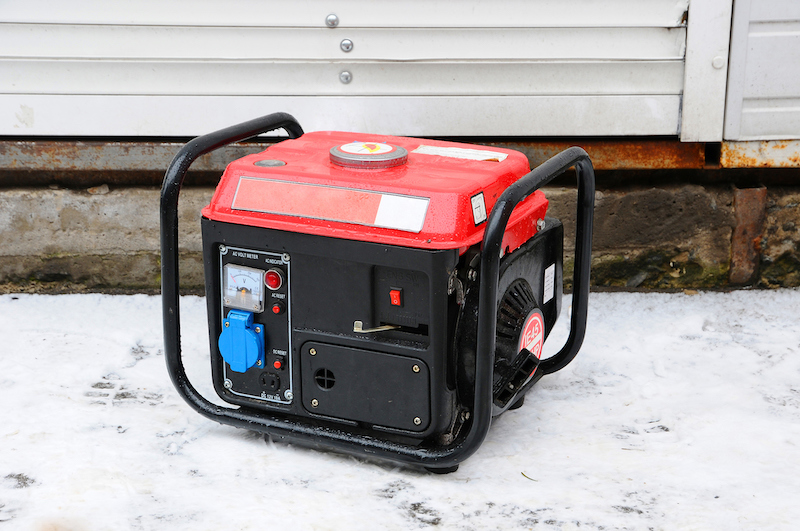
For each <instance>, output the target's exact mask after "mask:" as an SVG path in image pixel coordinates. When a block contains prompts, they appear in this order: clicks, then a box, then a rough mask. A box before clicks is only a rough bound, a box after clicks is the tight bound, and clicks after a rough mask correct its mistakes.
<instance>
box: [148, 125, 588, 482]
mask: <svg viewBox="0 0 800 531" xmlns="http://www.w3.org/2000/svg"><path fill="white" fill-rule="evenodd" d="M275 129H284V130H285V131H286V132H288V134H289V137H290V139H288V140H283V141H281V142H277V143H275V144H271V145H269V147H267V149H266V150H264V151H263V152H261V153H257V154H253V155H248V156H246V157H244V158H241V159H239V160H236V161H233V162H231V163H230V164H229V165H228V167H227V169H226V170H225V173H224V174H223V176H222V178H221V180H220V182H219V185H218V186H217V189H216V192H215V193H214V196H213V198H212V200H211V203H210V204H209V205H208V206H207V207H206V208H204V209H203V211H202V221H201V224H202V237H203V262H204V267H205V288H206V298H207V304H208V323H209V334H210V346H211V368H212V371H211V373H212V378H213V384H214V388H215V390H216V392H217V394H218V395H219V396H220V397H221V398H222V399H223V400H224V401H225V402H227V403H230V404H231V405H232V407H222V406H218V405H215V404H213V403H212V402H210V401H208V400H207V399H206V398H204V397H203V396H202V395H200V394H199V393H198V392H197V390H196V389H195V388H194V387H193V386H192V385H191V383H190V382H189V381H188V379H187V377H186V373H185V371H184V367H183V362H182V358H181V350H180V313H179V297H178V295H179V285H178V278H179V277H178V213H177V204H178V196H179V193H180V189H181V185H182V183H183V179H184V177H185V175H186V172H187V170H188V169H189V166H190V165H191V163H192V162H193V161H194V160H195V159H196V158H197V157H198V156H200V155H202V154H204V153H208V152H210V151H213V150H215V149H217V148H219V147H222V146H224V145H226V144H229V143H232V142H237V141H241V140H245V139H247V138H251V137H254V136H256V135H259V134H262V133H264V132H268V131H272V130H275ZM571 167H574V168H575V172H576V174H577V178H578V200H577V212H576V238H575V267H574V278H573V299H572V315H571V322H570V334H569V338H568V339H567V341H566V344H565V345H564V346H563V348H562V349H561V350H560V351H559V352H558V353H557V354H556V355H555V356H553V357H550V358H548V359H545V360H541V356H542V345H543V343H544V341H545V339H546V338H547V337H548V334H549V333H550V331H551V330H552V328H553V325H554V323H555V322H556V319H557V318H558V316H559V313H560V311H561V303H562V285H563V284H562V260H563V228H562V224H561V223H560V222H559V221H558V220H556V219H554V218H549V217H547V216H546V211H547V206H548V202H547V199H546V198H545V196H544V194H543V193H542V192H541V191H540V190H539V188H540V187H541V186H542V185H544V184H546V183H548V182H550V181H551V180H552V179H553V178H554V177H556V176H557V175H559V174H561V173H563V172H565V171H566V170H567V169H569V168H571ZM593 210H594V172H593V169H592V164H591V161H590V160H589V157H588V156H587V155H586V153H585V152H584V151H583V150H582V149H580V148H577V147H576V148H570V149H568V150H566V151H564V152H562V153H560V154H559V155H556V156H555V157H553V158H551V159H550V160H548V161H547V162H545V163H544V164H542V165H541V166H539V167H537V168H536V169H535V170H533V171H529V165H528V160H527V158H526V157H525V155H523V154H522V153H520V152H517V151H513V150H508V149H501V148H488V147H484V146H476V145H469V144H461V143H455V142H443V141H436V140H423V139H417V138H401V137H390V136H378V135H372V134H358V133H342V132H316V133H307V134H304V133H303V130H302V129H301V127H300V125H299V124H298V123H297V122H296V121H295V120H294V118H292V117H291V116H290V115H288V114H284V113H276V114H271V115H268V116H265V117H263V118H259V119H256V120H252V121H250V122H246V123H243V124H240V125H236V126H233V127H230V128H227V129H223V130H221V131H218V132H215V133H211V134H209V135H205V136H202V137H199V138H196V139H194V140H193V141H191V142H190V143H189V144H187V145H186V146H184V148H183V149H182V150H181V151H180V152H179V153H178V154H177V155H176V157H175V159H174V160H173V162H172V164H171V165H170V167H169V169H168V170H167V173H166V176H165V178H164V183H163V187H162V193H161V251H162V296H163V312H164V340H165V352H166V358H167V366H168V370H169V373H170V376H171V378H172V381H173V383H174V384H175V386H176V388H177V389H178V391H179V392H180V394H181V395H182V396H183V397H184V399H185V400H186V401H187V402H188V403H189V404H190V405H191V406H192V407H193V408H194V409H196V410H197V411H198V412H200V413H201V414H203V415H205V416H207V417H208V418H211V419H213V420H216V421H218V422H221V423H224V424H230V425H233V426H237V427H241V428H247V429H250V430H256V431H259V432H262V433H264V434H266V436H267V437H270V438H272V439H274V440H283V441H288V442H294V443H297V444H301V445H305V446H311V447H315V448H324V449H333V450H337V451H342V452H348V453H351V454H357V455H361V456H365V457H374V458H378V459H388V460H392V461H395V462H400V463H405V464H413V465H419V466H422V467H425V468H427V469H428V470H430V471H433V472H450V471H453V470H455V469H456V468H457V467H458V464H459V463H460V462H462V461H463V460H464V459H466V458H467V457H468V456H470V455H471V454H472V453H474V452H475V450H477V448H478V447H479V446H480V444H481V443H482V441H483V440H484V438H485V436H486V434H487V432H488V429H489V425H490V422H491V419H492V417H494V416H497V415H500V414H501V413H503V412H505V411H507V410H509V409H515V408H517V407H519V406H521V405H522V402H523V400H524V395H525V393H526V392H527V391H528V390H529V389H530V388H531V386H532V385H533V384H534V383H535V382H536V381H538V380H539V378H541V377H542V376H543V375H546V374H549V373H552V372H555V371H557V370H559V369H561V368H563V367H564V366H565V365H567V364H568V363H569V362H570V361H571V360H572V359H573V358H574V357H575V355H576V353H577V352H578V350H579V349H580V346H581V343H582V341H583V337H584V332H585V327H586V312H587V302H588V292H589V265H590V254H591V253H590V251H591V239H592V216H593ZM236 406H238V407H236Z"/></svg>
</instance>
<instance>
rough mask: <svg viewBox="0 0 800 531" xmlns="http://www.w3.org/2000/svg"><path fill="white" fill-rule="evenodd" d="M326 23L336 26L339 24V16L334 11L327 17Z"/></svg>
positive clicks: (330, 26)
mask: <svg viewBox="0 0 800 531" xmlns="http://www.w3.org/2000/svg"><path fill="white" fill-rule="evenodd" d="M325 25H326V26H328V27H329V28H335V27H336V26H338V25H339V17H337V16H336V15H335V14H334V13H331V14H330V15H328V16H327V17H325Z"/></svg>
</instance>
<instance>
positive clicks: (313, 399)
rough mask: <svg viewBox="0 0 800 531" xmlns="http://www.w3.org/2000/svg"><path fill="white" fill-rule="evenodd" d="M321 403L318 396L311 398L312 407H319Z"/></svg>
mask: <svg viewBox="0 0 800 531" xmlns="http://www.w3.org/2000/svg"><path fill="white" fill-rule="evenodd" d="M318 405H319V400H317V399H316V398H312V399H311V407H317V406H318Z"/></svg>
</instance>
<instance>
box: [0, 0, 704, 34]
mask: <svg viewBox="0 0 800 531" xmlns="http://www.w3.org/2000/svg"><path fill="white" fill-rule="evenodd" d="M688 3H689V2H688V0H601V1H598V0H536V1H531V0H502V1H487V0H392V1H390V2H376V1H375V0H336V1H331V0H304V1H302V2H300V1H294V2H292V1H277V0H273V1H270V0H235V1H228V2H223V1H221V0H171V1H168V2H165V1H164V0H136V1H135V2H131V1H129V0H80V1H74V2H70V3H69V6H68V8H67V7H66V6H65V5H64V2H63V1H62V0H26V1H25V2H4V3H3V5H2V6H0V20H2V21H4V22H23V23H32V24H100V25H106V24H109V25H140V26H222V27H247V26H258V27H310V28H315V27H324V21H325V17H326V16H327V15H328V14H329V13H335V14H336V15H338V17H339V19H340V21H341V22H340V25H339V27H340V28H372V27H383V28H386V27H391V28H472V27H479V28H530V27H539V28H546V27H557V28H564V27H654V28H657V27H672V26H674V25H676V24H677V23H678V22H679V21H680V20H681V19H682V18H683V16H684V13H685V12H686V7H687V5H688Z"/></svg>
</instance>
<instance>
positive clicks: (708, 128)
mask: <svg viewBox="0 0 800 531" xmlns="http://www.w3.org/2000/svg"><path fill="white" fill-rule="evenodd" d="M731 12H732V0H692V1H691V3H690V4H689V27H688V29H687V37H686V70H685V74H684V85H683V104H682V107H681V140H682V141H684V142H719V141H720V140H722V129H723V124H724V120H725V83H726V80H727V66H728V47H729V44H730V27H731Z"/></svg>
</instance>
